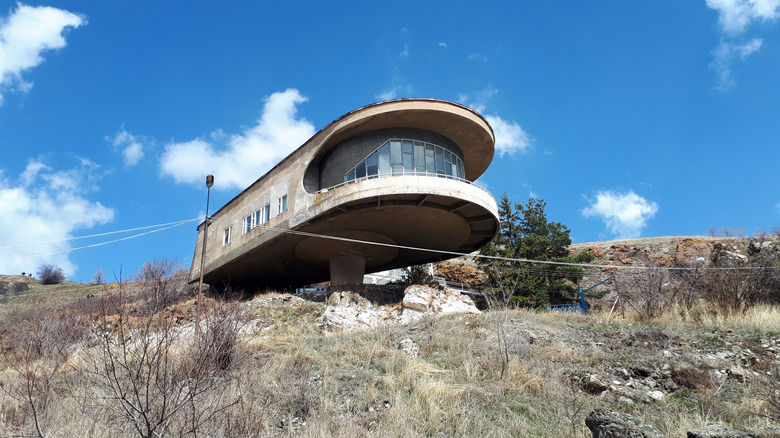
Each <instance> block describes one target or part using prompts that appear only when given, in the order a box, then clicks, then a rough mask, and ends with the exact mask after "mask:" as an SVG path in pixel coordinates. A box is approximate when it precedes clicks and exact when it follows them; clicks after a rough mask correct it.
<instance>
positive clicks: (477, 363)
mask: <svg viewBox="0 0 780 438" xmlns="http://www.w3.org/2000/svg"><path fill="white" fill-rule="evenodd" d="M76 295H80V294H76ZM272 297H277V298H281V297H282V296H281V295H271V296H267V297H265V298H272ZM58 299H59V300H60V301H61V303H63V304H64V305H66V307H67V306H70V307H69V308H70V309H77V307H75V306H73V305H72V303H73V300H76V301H77V300H79V299H80V298H67V297H59V298H53V297H47V298H45V299H44V301H47V302H50V303H53V302H56V301H57V300H58ZM258 299H259V298H258ZM258 299H255V300H252V301H248V302H244V303H243V304H242V307H243V308H244V310H245V312H244V316H243V317H242V318H243V319H242V321H241V330H240V333H241V339H240V342H238V343H237V344H236V346H235V348H238V349H239V351H237V352H236V354H237V355H238V356H236V357H240V360H239V361H237V362H235V363H231V365H230V366H225V367H224V369H221V368H223V367H221V366H220V367H217V369H219V371H215V372H219V373H223V374H222V375H223V376H224V378H225V380H224V381H225V385H223V386H222V387H221V388H220V390H219V391H216V390H215V391H214V392H212V393H210V395H209V397H210V398H209V399H208V400H207V401H206V402H207V403H210V404H212V405H213V406H221V405H223V404H225V402H226V401H228V400H238V402H237V403H236V404H234V405H231V406H229V407H228V408H226V409H225V410H224V411H221V412H220V414H219V416H217V417H215V418H213V419H211V420H209V421H207V422H205V423H204V424H203V425H202V428H201V430H200V433H199V434H200V435H202V436H210V437H217V438H219V437H228V436H231V437H235V436H302V437H326V436H344V437H373V436H381V437H383V438H384V437H418V436H464V437H472V436H473V437H476V436H479V437H484V436H487V437H509V436H534V437H562V436H566V437H569V436H574V437H575V438H576V437H581V438H585V437H589V436H590V433H589V432H588V431H587V429H586V428H585V427H584V415H587V412H588V410H589V409H591V408H593V407H596V406H607V407H611V408H613V409H616V410H620V411H624V412H629V413H631V414H633V415H635V416H638V417H640V418H643V419H644V420H646V421H648V422H651V423H652V424H655V425H656V426H658V427H660V428H661V429H662V430H663V431H664V432H665V433H666V434H667V435H668V436H684V434H685V431H686V430H687V429H690V428H692V427H698V426H701V425H703V424H705V423H706V422H729V424H730V425H732V426H738V427H748V428H752V429H753V430H760V428H761V427H766V426H767V425H768V424H769V422H768V420H766V419H764V418H762V417H760V416H759V415H757V414H756V412H757V411H758V410H760V409H764V408H763V406H764V404H763V402H761V401H760V400H757V399H756V395H755V394H756V393H755V391H752V389H750V388H745V386H746V385H748V384H743V385H742V386H741V387H740V386H739V385H737V386H733V387H731V386H729V387H722V388H721V387H720V386H719V384H718V383H716V382H715V381H714V380H712V374H711V373H710V371H709V370H704V371H702V368H701V367H700V366H698V365H693V362H695V357H694V356H693V350H692V347H691V348H688V347H685V345H688V344H690V343H692V342H695V343H698V344H704V343H705V342H709V343H712V345H713V346H712V347H711V348H714V349H717V348H721V347H722V348H728V346H727V342H731V341H730V340H729V339H731V338H725V337H724V336H726V335H723V336H721V335H719V334H712V333H711V332H712V330H713V329H716V328H718V327H720V326H723V325H725V326H728V327H729V328H731V329H733V330H734V331H735V332H737V333H736V334H734V335H728V336H742V337H743V338H744V339H745V341H744V342H745V343H749V342H754V341H750V340H751V339H753V338H755V337H758V338H760V337H762V336H765V337H773V336H774V337H777V336H778V332H780V322H778V321H779V320H780V318H778V316H780V313H778V312H779V311H778V309H777V308H773V307H762V308H756V309H755V311H754V312H748V313H746V314H744V315H740V316H738V317H737V316H732V317H730V318H729V319H722V320H721V319H706V318H704V317H699V318H698V320H697V319H695V318H692V317H691V316H690V315H686V316H685V317H682V316H672V315H673V314H675V313H674V312H672V313H670V314H669V315H666V316H665V317H664V318H663V319H658V320H653V321H649V322H642V321H638V320H637V319H634V318H632V317H631V316H630V315H629V316H628V317H627V318H626V319H621V318H616V317H615V315H613V316H612V317H611V318H610V319H609V320H607V318H606V315H605V314H594V315H590V316H588V317H584V316H581V315H561V314H547V313H536V312H530V311H503V312H496V313H491V312H488V313H485V314H482V315H451V316H444V317H439V318H429V319H425V320H422V321H419V322H416V323H412V324H409V325H406V326H398V325H396V326H384V327H380V328H376V329H372V330H367V331H363V332H357V333H338V332H336V333H325V332H323V331H322V330H321V329H320V328H319V326H318V325H317V323H316V320H317V317H318V315H319V314H320V313H321V312H322V310H323V305H322V304H318V303H310V302H297V301H295V300H288V301H284V300H282V299H279V300H272V301H269V302H267V303H266V304H263V305H259V304H258V303H259V302H258V301H257V300H258ZM69 300H70V301H69ZM223 305H230V304H229V303H221V302H211V306H213V308H219V307H220V306H223ZM4 306H11V305H9V304H6V305H4ZM192 306H193V302H192V301H187V300H185V301H181V302H179V303H176V304H174V305H173V306H171V307H168V308H166V309H165V310H163V311H162V312H163V313H162V314H158V315H157V316H155V317H154V318H162V316H161V315H163V314H164V315H168V319H167V320H166V321H168V322H171V321H173V322H174V323H173V324H174V325H173V328H174V329H176V330H182V331H181V332H177V333H179V337H180V338H181V339H182V340H183V341H182V342H184V341H186V342H190V341H191V339H189V340H187V336H191V334H190V335H187V333H191V328H192V320H191V311H192ZM3 310H5V311H8V312H11V311H12V310H13V311H16V312H22V313H23V312H26V311H28V310H29V308H28V307H26V306H25V307H13V308H11V307H4V309H3ZM84 311H87V310H84ZM62 313H63V312H59V313H58V312H55V313H54V314H55V315H56V314H62ZM675 315H679V314H675ZM496 317H500V318H502V321H503V324H504V329H505V331H506V339H507V346H508V351H509V360H508V362H507V363H506V364H505V366H503V367H502V365H501V355H502V354H503V352H502V351H500V350H499V348H498V347H497V340H498V337H497V334H496V324H495V322H496V321H495V318H496ZM112 318H116V317H115V316H112ZM137 318H140V319H138V320H133V321H134V322H135V323H143V322H144V321H147V320H145V319H143V318H142V317H137ZM73 321H76V322H74V324H75V323H79V324H82V323H86V322H85V321H88V319H86V318H82V319H80V320H77V319H73ZM165 327H168V326H167V325H165V324H160V325H154V326H153V329H154V330H163V329H165ZM187 330H190V331H187ZM756 331H758V332H759V333H761V335H754V333H755V332H756ZM654 332H662V333H664V335H665V336H667V337H668V338H669V339H670V341H668V343H669V345H670V346H669V347H668V348H677V350H676V351H678V354H680V355H682V357H680V358H679V363H675V366H674V367H673V368H671V369H670V371H669V372H670V373H671V376H672V378H673V380H674V382H675V383H677V385H679V386H680V387H681V389H680V390H678V391H677V392H675V393H672V394H669V395H668V396H667V397H666V398H665V399H664V400H662V401H661V402H658V403H653V404H641V403H640V404H633V405H628V404H625V403H623V402H620V401H618V399H617V397H614V396H612V395H611V394H610V393H605V394H603V395H600V396H598V395H591V394H587V393H585V392H583V391H581V390H580V389H579V388H578V387H577V386H571V385H569V384H567V382H569V381H570V380H567V379H569V378H570V376H572V375H579V374H581V373H596V374H602V375H604V376H605V379H607V380H609V379H611V378H613V377H610V376H611V375H610V373H613V372H614V370H615V369H616V368H631V367H632V366H645V367H655V366H657V367H658V368H659V369H660V366H661V364H662V363H663V361H664V360H665V359H663V358H662V356H661V353H662V351H660V350H658V349H657V348H645V347H642V346H641V345H634V346H627V345H626V342H625V340H626V339H630V338H631V337H632V336H634V337H636V336H638V335H637V334H642V333H654ZM718 333H720V332H718ZM405 338H411V339H412V340H413V341H414V342H415V343H416V344H417V345H418V346H419V347H420V348H419V351H420V354H419V356H418V357H417V358H411V357H409V356H407V355H406V354H405V353H404V352H402V351H401V350H400V348H399V342H400V341H401V340H402V339H405ZM743 338H740V339H743ZM3 339H6V340H7V339H8V334H7V333H6V335H4V336H3ZM69 342H72V344H70V345H69V346H68V349H67V351H68V352H69V354H68V357H67V363H66V364H65V366H63V367H62V368H61V369H60V370H59V371H58V373H57V374H56V378H55V380H54V382H53V384H52V386H51V391H50V392H49V393H48V394H33V395H34V396H35V397H39V396H46V397H48V401H47V403H48V404H47V405H46V408H45V412H44V413H43V414H44V415H43V416H42V419H43V420H44V421H45V422H46V424H48V425H49V427H48V428H47V429H46V430H47V435H46V436H51V437H60V436H61V437H70V436H84V437H90V436H93V437H98V436H100V437H103V436H106V437H117V438H119V437H131V436H138V434H137V433H136V432H135V431H134V430H133V429H132V427H130V426H129V425H128V424H127V422H126V421H124V420H123V418H122V417H121V416H119V415H117V412H116V411H115V409H113V408H112V407H111V406H110V405H108V404H106V403H104V402H103V401H102V400H101V399H100V397H99V394H98V393H97V392H95V390H94V388H92V387H91V386H90V384H89V382H88V381H87V380H86V379H84V377H83V374H82V373H80V372H79V370H83V369H84V368H85V365H86V364H88V363H90V362H89V361H88V359H89V358H90V357H91V355H94V354H95V353H96V352H98V351H99V349H100V348H103V347H102V346H101V344H100V343H99V342H96V341H95V339H94V338H91V339H90V338H87V339H82V340H78V339H74V340H72V341H69ZM755 342H757V341H755ZM5 345H8V344H7V343H6V344H5ZM187 345H189V344H187ZM187 345H175V346H173V347H172V348H171V350H170V352H169V354H180V353H179V352H184V351H191V350H189V349H188V347H187ZM746 346H751V347H752V348H753V349H754V350H755V351H759V352H760V350H759V349H758V348H756V346H755V345H752V344H750V345H746ZM230 348H233V347H232V346H231V347H230ZM6 351H7V354H6V355H5V359H4V360H3V361H0V382H2V384H3V390H0V436H8V435H13V434H18V431H19V429H18V428H23V429H24V430H28V431H29V430H30V423H29V421H28V418H29V410H28V409H27V408H26V407H25V405H24V402H23V400H20V399H19V397H15V396H14V395H13V393H12V391H11V388H12V387H13V388H19V387H20V385H23V384H24V376H22V375H21V374H20V373H19V372H18V371H15V369H14V366H15V365H14V364H16V362H14V361H16V360H17V357H18V356H17V355H16V352H15V350H13V349H10V350H6ZM56 359H57V358H56V357H53V356H49V357H41V358H37V359H35V360H36V361H51V360H56ZM38 363H39V362H35V364H38ZM41 363H42V364H43V363H44V362H41ZM756 369H758V368H756ZM751 385H752V383H751ZM577 406H581V408H579V410H578V409H574V408H573V407H577ZM729 412H731V413H729ZM176 421H182V422H183V421H186V419H181V420H176ZM177 424H178V423H177ZM51 425H56V427H53V426H51ZM165 436H170V435H165Z"/></svg>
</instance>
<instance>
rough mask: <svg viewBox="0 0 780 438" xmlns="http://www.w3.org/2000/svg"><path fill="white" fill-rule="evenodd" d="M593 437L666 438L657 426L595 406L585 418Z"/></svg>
mask: <svg viewBox="0 0 780 438" xmlns="http://www.w3.org/2000/svg"><path fill="white" fill-rule="evenodd" d="M585 425H586V426H588V429H590V431H591V433H592V434H593V438H666V437H665V435H664V434H663V433H661V431H660V430H658V428H657V427H655V426H652V425H650V424H645V423H643V422H642V420H640V419H638V418H636V417H634V416H633V415H629V414H626V413H623V412H615V411H610V410H608V409H603V408H596V409H594V410H593V411H592V412H591V413H590V414H588V417H587V418H585Z"/></svg>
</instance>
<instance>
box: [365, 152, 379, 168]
mask: <svg viewBox="0 0 780 438" xmlns="http://www.w3.org/2000/svg"><path fill="white" fill-rule="evenodd" d="M366 164H367V165H369V166H371V165H374V166H376V165H377V164H379V154H377V152H376V151H374V152H373V153H372V154H371V155H369V156H368V157H366Z"/></svg>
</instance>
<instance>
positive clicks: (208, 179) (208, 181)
mask: <svg viewBox="0 0 780 438" xmlns="http://www.w3.org/2000/svg"><path fill="white" fill-rule="evenodd" d="M213 185H214V175H207V176H206V187H208V188H211V186H213Z"/></svg>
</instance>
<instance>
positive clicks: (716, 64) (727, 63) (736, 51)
mask: <svg viewBox="0 0 780 438" xmlns="http://www.w3.org/2000/svg"><path fill="white" fill-rule="evenodd" d="M762 44H763V40H762V39H760V38H753V39H752V40H750V41H748V42H747V43H745V44H734V43H729V42H727V41H721V42H720V44H719V45H718V47H717V48H716V49H715V50H714V51H713V52H712V55H713V60H712V62H711V63H710V68H712V69H713V70H715V74H716V75H717V85H716V86H715V88H716V89H718V90H722V91H725V90H728V89H730V88H733V87H734V85H735V82H734V79H733V78H732V77H731V66H732V65H733V64H734V61H735V60H736V59H737V58H739V59H740V60H741V61H744V60H745V58H747V57H748V56H750V55H751V54H752V53H754V52H758V51H759V50H761V45H762Z"/></svg>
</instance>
